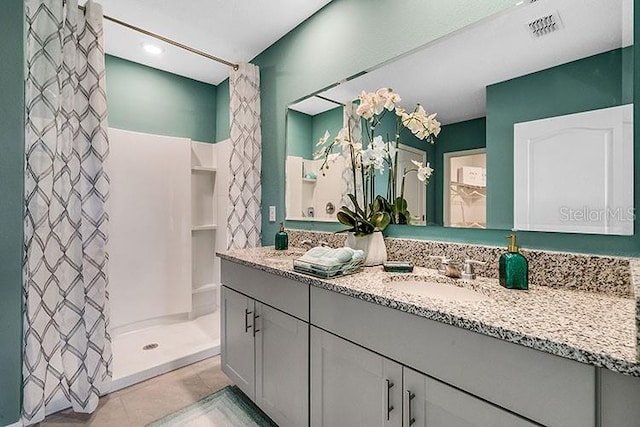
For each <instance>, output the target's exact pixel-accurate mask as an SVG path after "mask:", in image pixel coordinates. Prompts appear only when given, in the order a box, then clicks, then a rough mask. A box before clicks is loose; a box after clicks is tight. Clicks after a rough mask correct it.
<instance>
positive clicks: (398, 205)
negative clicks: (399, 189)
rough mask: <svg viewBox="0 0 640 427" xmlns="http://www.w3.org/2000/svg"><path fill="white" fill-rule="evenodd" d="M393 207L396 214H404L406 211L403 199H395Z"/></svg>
mask: <svg viewBox="0 0 640 427" xmlns="http://www.w3.org/2000/svg"><path fill="white" fill-rule="evenodd" d="M393 205H394V208H395V209H396V211H397V212H405V211H406V210H407V201H406V200H405V198H404V197H398V198H396V200H395V202H394V203H393Z"/></svg>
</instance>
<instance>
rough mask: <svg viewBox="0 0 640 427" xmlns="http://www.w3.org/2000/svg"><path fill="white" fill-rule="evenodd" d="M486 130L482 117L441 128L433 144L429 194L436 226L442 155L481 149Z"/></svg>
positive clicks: (439, 215)
mask: <svg viewBox="0 0 640 427" xmlns="http://www.w3.org/2000/svg"><path fill="white" fill-rule="evenodd" d="M486 128H487V120H486V118H484V117H481V118H479V119H473V120H467V121H464V122H459V123H452V124H450V125H445V126H442V130H441V132H440V136H439V137H438V139H437V140H436V143H435V144H434V147H435V155H434V156H433V159H432V161H433V164H432V167H433V168H434V169H435V170H436V172H434V174H433V175H434V179H433V180H432V182H431V183H430V184H433V186H432V187H430V188H429V194H430V195H431V194H433V196H434V200H433V201H434V206H435V210H434V212H433V215H434V216H432V217H431V218H433V219H434V222H435V223H436V224H440V225H441V224H443V223H444V218H443V217H442V215H443V203H444V202H443V194H442V189H443V186H444V153H450V152H454V151H463V150H472V149H474V148H483V147H485V145H486Z"/></svg>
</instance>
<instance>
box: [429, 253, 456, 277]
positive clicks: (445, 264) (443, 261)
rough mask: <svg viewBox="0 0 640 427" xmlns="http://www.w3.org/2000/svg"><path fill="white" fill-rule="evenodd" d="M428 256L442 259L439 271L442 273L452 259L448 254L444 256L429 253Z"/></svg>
mask: <svg viewBox="0 0 640 427" xmlns="http://www.w3.org/2000/svg"><path fill="white" fill-rule="evenodd" d="M428 258H431V259H439V260H440V263H441V264H440V266H438V273H440V274H444V272H445V269H446V267H447V264H449V262H450V261H451V260H450V259H448V258H447V257H446V256H442V255H429V256H428Z"/></svg>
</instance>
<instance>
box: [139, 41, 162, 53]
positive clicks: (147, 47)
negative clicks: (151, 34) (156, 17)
mask: <svg viewBox="0 0 640 427" xmlns="http://www.w3.org/2000/svg"><path fill="white" fill-rule="evenodd" d="M142 48H143V49H144V51H145V52H147V53H148V54H151V55H160V54H161V53H162V48H161V47H160V46H158V45H155V44H152V43H146V42H145V43H142Z"/></svg>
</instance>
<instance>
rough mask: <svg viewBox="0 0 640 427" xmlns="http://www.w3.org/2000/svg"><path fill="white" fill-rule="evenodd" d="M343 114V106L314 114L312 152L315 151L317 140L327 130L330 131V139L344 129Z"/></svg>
mask: <svg viewBox="0 0 640 427" xmlns="http://www.w3.org/2000/svg"><path fill="white" fill-rule="evenodd" d="M342 115H343V114H342V107H336V108H332V109H331V110H327V111H325V112H322V113H320V114H316V115H315V116H313V121H312V123H311V124H312V126H313V128H312V129H311V140H310V141H311V151H312V152H313V151H315V149H316V142H318V140H319V139H320V138H322V137H323V136H324V133H325V131H329V135H330V136H329V141H331V140H332V139H333V138H335V137H336V135H338V132H340V129H342V124H343V119H342Z"/></svg>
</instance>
